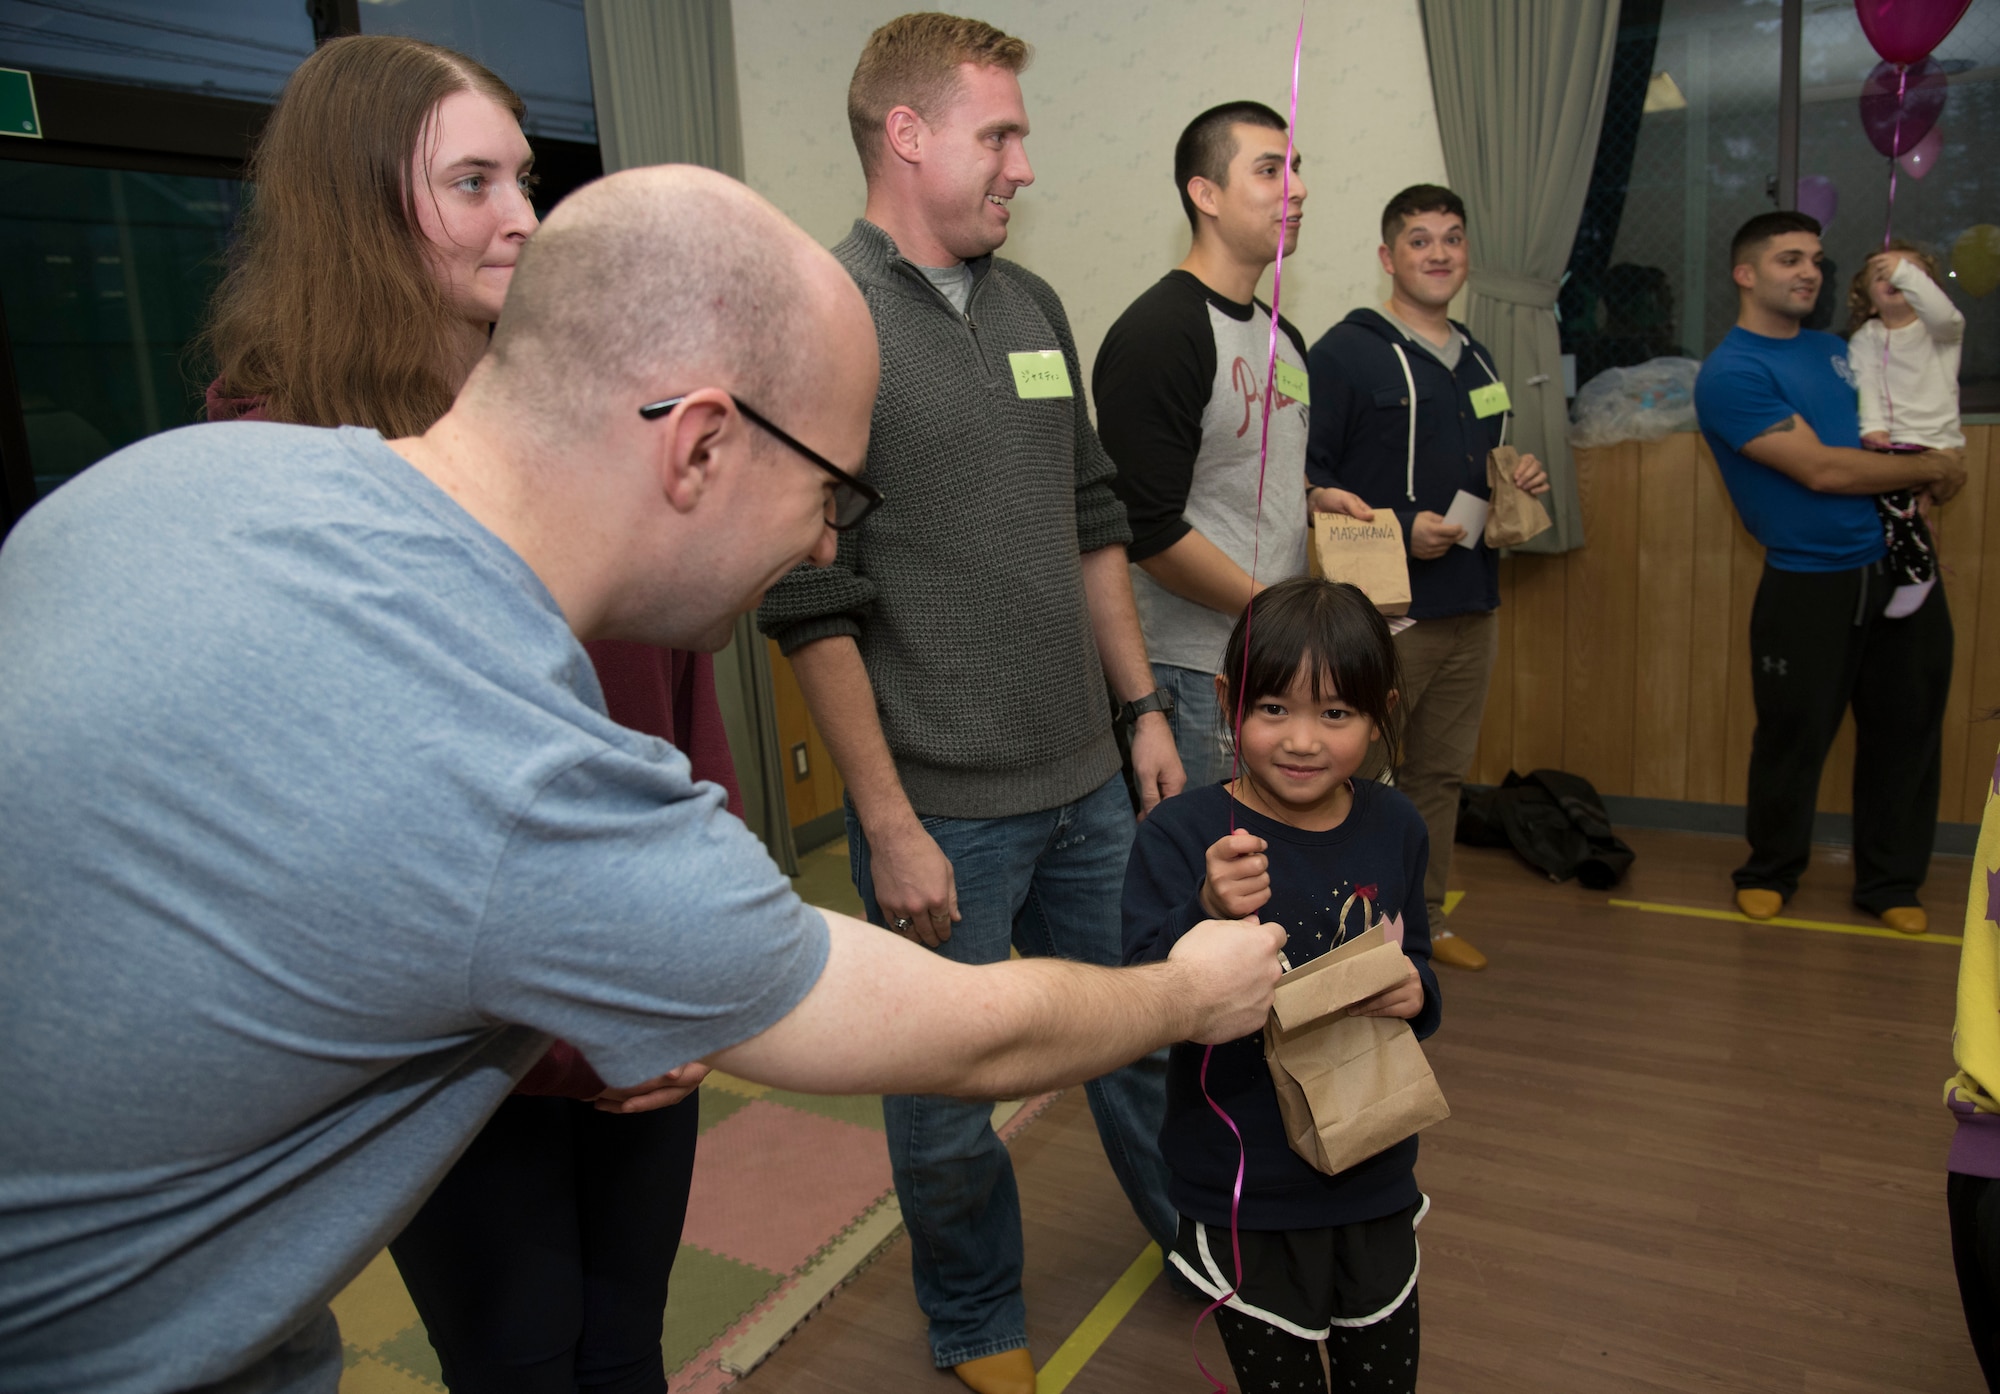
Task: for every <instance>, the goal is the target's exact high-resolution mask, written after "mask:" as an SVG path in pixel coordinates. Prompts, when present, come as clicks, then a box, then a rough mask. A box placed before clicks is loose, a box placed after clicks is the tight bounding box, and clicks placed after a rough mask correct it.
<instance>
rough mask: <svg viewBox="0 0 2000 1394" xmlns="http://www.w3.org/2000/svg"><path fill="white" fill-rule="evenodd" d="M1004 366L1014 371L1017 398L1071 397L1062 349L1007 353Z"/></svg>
mask: <svg viewBox="0 0 2000 1394" xmlns="http://www.w3.org/2000/svg"><path fill="white" fill-rule="evenodd" d="M1007 362H1008V363H1009V364H1010V365H1012V367H1013V369H1014V394H1015V395H1016V396H1017V397H1027V398H1034V397H1074V396H1075V395H1076V389H1075V388H1074V387H1071V386H1070V385H1069V364H1067V363H1065V362H1063V356H1062V350H1061V349H1041V350H1038V351H1037V352H1034V353H1010V354H1008V355H1007Z"/></svg>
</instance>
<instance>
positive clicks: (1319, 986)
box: [1264, 515, 1451, 1176]
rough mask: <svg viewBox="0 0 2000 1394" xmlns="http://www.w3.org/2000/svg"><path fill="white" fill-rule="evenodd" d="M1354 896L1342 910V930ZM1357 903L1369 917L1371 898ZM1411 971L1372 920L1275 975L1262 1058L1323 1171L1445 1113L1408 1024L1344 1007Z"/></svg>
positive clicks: (1290, 1134)
mask: <svg viewBox="0 0 2000 1394" xmlns="http://www.w3.org/2000/svg"><path fill="white" fill-rule="evenodd" d="M1378 516H1379V515H1378ZM1356 899H1357V897H1355V896H1351V895H1350V896H1349V897H1348V898H1347V903H1346V904H1345V905H1342V906H1341V907H1340V922H1341V926H1342V928H1343V930H1344V929H1345V927H1346V924H1347V912H1348V910H1349V909H1350V908H1352V906H1353V905H1354V902H1355V900H1356ZM1361 905H1362V910H1361V916H1362V920H1363V922H1364V923H1366V922H1367V919H1368V914H1369V908H1370V907H1369V903H1368V902H1367V901H1365V900H1364V901H1362V902H1361ZM1409 971H1410V970H1409V960H1408V959H1407V958H1405V957H1404V956H1403V950H1402V947H1401V945H1399V944H1396V943H1392V942H1390V941H1389V939H1388V938H1387V937H1386V936H1385V935H1384V933H1383V929H1382V925H1381V923H1380V922H1379V921H1378V922H1376V923H1374V924H1370V925H1368V927H1367V928H1365V929H1364V930H1362V932H1361V933H1359V934H1357V935H1355V936H1354V937H1353V938H1351V939H1349V940H1347V942H1345V943H1343V944H1342V945H1340V947H1339V948H1336V949H1334V950H1333V951H1332V952H1330V953H1325V954H1322V955H1320V956H1319V957H1318V958H1316V959H1314V960H1313V961H1312V962H1311V963H1308V964H1306V965H1305V966H1304V967H1303V968H1295V969H1292V970H1291V971H1289V972H1287V973H1286V974H1285V975H1284V976H1283V977H1281V978H1279V979H1278V990H1277V996H1276V998H1275V999H1274V1000H1273V1002H1272V1006H1271V1015H1270V1017H1269V1019H1268V1020H1267V1021H1266V1022H1265V1024H1264V1063H1265V1065H1266V1066H1267V1067H1268V1068H1269V1069H1270V1071H1271V1083H1272V1084H1273V1085H1275V1086H1276V1087H1277V1091H1278V1112H1279V1114H1280V1116H1282V1117H1283V1119H1284V1121H1285V1138H1286V1140H1287V1141H1288V1142H1290V1143H1291V1145H1292V1150H1293V1151H1294V1152H1296V1153H1298V1154H1299V1155H1300V1156H1301V1157H1303V1158H1305V1159H1306V1161H1308V1162H1310V1163H1311V1164H1312V1165H1313V1166H1314V1167H1315V1168H1317V1169H1318V1170H1320V1171H1323V1172H1325V1173H1326V1174H1327V1175H1328V1176H1332V1175H1334V1174H1336V1173H1338V1172H1342V1171H1345V1170H1347V1168H1349V1167H1351V1166H1353V1165H1354V1164H1355V1163H1356V1162H1360V1161H1365V1160H1366V1159H1368V1158H1369V1157H1372V1156H1374V1155H1375V1154H1376V1153H1377V1152H1380V1151H1382V1150H1383V1149H1384V1148H1386V1147H1393V1146H1394V1145H1395V1144H1396V1143H1399V1142H1401V1141H1402V1140H1403V1139H1404V1138H1406V1137H1408V1136H1410V1134H1412V1133H1414V1132H1417V1131H1418V1130H1419V1129H1422V1128H1427V1127H1429V1126H1430V1125H1431V1124H1433V1123H1436V1122H1438V1121H1439V1120H1441V1119H1444V1118H1448V1117H1450V1116H1451V1110H1450V1109H1449V1108H1447V1107H1446V1106H1445V1102H1444V1093H1443V1091H1442V1090H1440V1089H1439V1088H1438V1083H1437V1077H1436V1076H1435V1075H1433V1074H1432V1073H1431V1066H1430V1062H1429V1061H1428V1060H1426V1059H1425V1058H1424V1048H1423V1047H1422V1046H1421V1045H1418V1044H1417V1038H1416V1035H1415V1033H1414V1032H1412V1031H1411V1030H1410V1023H1409V1022H1407V1021H1401V1020H1398V1019H1397V1018H1395V1017H1376V1016H1349V1015H1348V1013H1347V1009H1348V1008H1349V1007H1352V1006H1353V1005H1354V1004H1355V1003H1356V1002H1359V1001H1361V1000H1362V999H1363V998H1366V997H1373V996H1374V995H1375V994H1376V993H1378V992H1382V991H1385V990H1386V989H1388V988H1392V987H1394V986H1395V985H1396V984H1397V983H1400V982H1402V981H1403V979H1404V978H1406V977H1407V976H1409Z"/></svg>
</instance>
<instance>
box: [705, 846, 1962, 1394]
mask: <svg viewBox="0 0 2000 1394" xmlns="http://www.w3.org/2000/svg"><path fill="white" fill-rule="evenodd" d="M1628 839H1629V841H1631V843H1632V844H1633V845H1634V847H1635V848H1636V849H1637V850H1638V852H1639V861H1638V864H1637V866H1636V867H1635V868H1634V870H1633V873H1632V875H1631V877H1630V878H1628V880H1627V882H1626V884H1625V885H1624V886H1621V887H1620V888H1619V889H1618V891H1617V892H1616V894H1617V895H1618V896H1619V897H1620V898H1627V899H1634V900H1641V901H1648V902H1660V903H1679V904H1688V905H1702V906H1709V907H1717V908H1720V907H1723V906H1725V905H1726V903H1727V895H1728V886H1729V882H1728V871H1729V869H1730V867H1731V866H1733V865H1734V863H1735V862H1736V861H1737V860H1738V859H1739V857H1740V855H1741V851H1742V847H1741V844H1740V843H1738V842H1736V841H1734V840H1732V839H1728V838H1711V837H1701V836H1696V835H1690V834H1670V833H1647V832H1632V833H1630V834H1628ZM1818 850H1819V853H1820V856H1819V860H1818V863H1817V864H1816V865H1815V867H1814V869H1813V871H1812V873H1811V876H1810V879H1809V881H1808V883H1807V885H1806V886H1805V887H1804V888H1802V890H1801V892H1800V894H1799V895H1798V897H1797V898H1796V899H1795V900H1794V901H1793V902H1792V904H1791V905H1790V907H1788V909H1787V912H1786V913H1787V914H1788V915H1791V916H1797V917H1800V918H1808V919H1822V920H1829V921H1840V922H1845V923H1852V924H1868V923H1871V921H1869V920H1867V919H1866V918H1865V917H1863V916H1860V915H1858V914H1856V913H1855V912H1853V911H1852V910H1851V909H1850V908H1849V907H1848V905H1847V897H1846V889H1847V886H1848V884H1849V878H1850V875H1851V872H1850V867H1849V865H1848V863H1847V860H1846V857H1845V855H1844V854H1841V853H1837V852H1832V851H1830V850H1828V849H1818ZM1458 853H1459V857H1458V864H1457V867H1456V869H1455V874H1454V880H1455V882H1456V884H1457V885H1458V886H1460V887H1462V888H1463V889H1464V890H1465V891H1466V892H1467V895H1466V899H1465V900H1464V902H1463V903H1462V904H1461V905H1460V906H1459V908H1458V910H1457V913H1456V914H1455V915H1454V916H1453V922H1454V924H1455V925H1456V926H1457V927H1458V928H1459V929H1460V931H1461V932H1462V933H1464V934H1465V935H1466V936H1467V937H1468V938H1469V939H1472V940H1473V941H1474V942H1476V943H1477V944H1478V945H1479V946H1480V947H1481V948H1483V949H1484V950H1486V952H1487V953H1488V954H1489V955H1491V957H1492V960H1493V966H1492V968H1491V969H1490V970H1489V971H1487V972H1486V973H1483V974H1466V973H1462V972H1454V971H1451V970H1448V969H1446V970H1440V976H1441V977H1442V978H1443V979H1444V991H1445V1010H1444V1026H1443V1029H1442V1030H1441V1031H1440V1032H1439V1034H1438V1035H1437V1036H1436V1037H1435V1038H1434V1039H1433V1041H1432V1043H1431V1044H1430V1046H1429V1047H1428V1050H1429V1052H1430V1057H1431V1060H1432V1063H1433V1065H1434V1066H1435V1068H1436V1070H1437V1073H1438V1076H1439V1078H1440V1080H1441V1081H1442V1083H1443V1085H1444V1090H1445V1094H1446V1096H1447V1097H1448V1098H1449V1100H1450V1101H1451V1104H1452V1108H1453V1110H1454V1114H1453V1117H1452V1118H1451V1119H1450V1120H1449V1121H1448V1122H1445V1123H1443V1124H1440V1125H1438V1126H1437V1127H1436V1128H1433V1129H1432V1130H1430V1131H1429V1132H1428V1133H1426V1134H1425V1140H1424V1144H1423V1158H1422V1161H1421V1162H1420V1163H1419V1166H1418V1179H1419V1180H1420V1182H1421V1183H1422V1184H1423V1186H1424V1189H1425V1190H1426V1191H1428V1192H1429V1194H1430V1195H1431V1197H1432V1200H1433V1208H1432V1211H1431V1214H1430V1217H1429V1218H1428V1219H1427V1220H1426V1221H1425V1223H1424V1226H1423V1229H1422V1231H1421V1236H1422V1244H1423V1277H1422V1292H1423V1323H1424V1354H1423V1382H1422V1388H1423V1389H1424V1390H1425V1391H1427V1394H1474V1392H1475V1391H1477V1394H1498V1392H1499V1391H1522V1394H1528V1391H1533V1394H1561V1392H1562V1391H1578V1392H1579V1394H1582V1391H1590V1394H1598V1391H1608V1390H1618V1391H1623V1390H1633V1391H1649V1392H1650V1391H1666V1390H1676V1391H1678V1390H1700V1391H1704V1392H1705V1394H1716V1392H1717V1391H1743V1392H1744V1394H1780V1392H1781V1391H1782V1394H1794V1391H1796V1392H1797V1394H1808V1392H1809V1394H1859V1391H1909V1394H1960V1392H1961V1391H1963V1394H1975V1391H1978V1390H1980V1389H1981V1388H1982V1385H1981V1382H1980V1379H1979V1375H1978V1371H1977V1367H1976V1366H1975V1364H1974V1362H1973V1359H1972V1355H1971V1351H1970V1348H1969V1347H1968V1345H1967V1342H1966V1337H1965V1331H1964V1326H1963V1321H1962V1318H1961V1316H1960V1312H1959V1308H1958V1298H1957V1292H1956V1288H1955V1286H1954V1283H1953V1279H1952V1272H1951V1260H1950V1251H1949V1245H1948V1241H1947V1238H1946V1230H1945V1211H1944V1155H1945V1147H1946V1144H1947V1141H1948V1139H1949V1135H1950V1124H1949V1121H1948V1119H1947V1117H1946V1115H1945V1112H1944V1109H1943V1108H1942V1107H1941V1105H1940V1103H1939V1098H1940V1093H1941V1085H1942V1083H1943V1080H1944V1078H1945V1076H1946V1075H1947V1074H1948V1073H1950V1070H1951V1065H1950V1041H1951V1020H1952V995H1953V983H1954V981H1955V976H1956V971H1957V964H1958V953H1957V950H1956V949H1955V948H1954V947H1952V946H1950V945H1944V944H1935V943H1925V942H1921V941H1908V940H1885V939H1876V938H1865V937H1853V936H1848V935H1843V934H1835V933H1828V932H1815V931H1811V930H1802V929H1785V928H1773V927H1751V926H1748V925H1743V924H1738V923H1733V922H1726V921H1716V920H1705V919H1692V918H1683V917H1676V916H1669V915H1664V914H1656V913H1648V912H1645V911H1640V910H1631V909H1619V908H1614V907H1612V906H1610V905H1609V904H1608V900H1609V897H1608V896H1607V895H1605V894H1601V893H1592V892H1589V891H1584V890H1581V889H1579V888H1578V887H1576V886H1574V885H1568V886H1556V885H1551V884H1550V883H1548V882H1547V881H1545V880H1543V879H1541V878H1540V877H1539V876H1537V875H1535V874H1534V873H1531V872H1529V871H1528V870H1526V869H1525V868H1524V867H1523V866H1521V865H1520V864H1519V863H1518V862H1516V861H1515V860H1514V859H1513V858H1512V856H1511V855H1509V854H1507V853H1502V852H1495V851H1485V850H1475V849H1471V848H1460V849H1458ZM1969 872H1970V863H1969V862H1967V861H1964V860H1958V859H1949V858H1940V859H1938V860H1937V861H1936V862H1935V863H1934V864H1933V869H1932V876H1931V888H1930V889H1929V890H1928V891H1927V893H1926V902H1927V904H1928V905H1929V907H1930V909H1931V913H1932V923H1933V925H1934V927H1935V928H1936V929H1937V930H1939V931H1940V932H1943V933H1947V934H1956V933H1957V932H1958V928H1959V924H1960V921H1961V917H1962V915H1963V911H1964V903H1965V890H1966V884H1967V878H1968V875H1969ZM1014 1156H1015V1163H1016V1167H1017V1169H1018V1172H1019V1177H1020V1184H1021V1192H1022V1196H1023V1203H1024V1205H1025V1208H1026V1215H1027V1252H1028V1269H1027V1277H1026V1294H1027V1303H1028V1333H1029V1339H1030V1342H1031V1345H1032V1349H1033V1352H1034V1355H1035V1358H1036V1360H1037V1362H1038V1363H1039V1362H1041V1361H1042V1360H1044V1359H1046V1358H1047V1357H1048V1355H1049V1354H1050V1353H1051V1352H1052V1351H1053V1350H1054V1349H1055V1348H1056V1347H1057V1346H1058V1345H1059V1344H1060V1343H1061V1342H1062V1341H1063V1339H1064V1338H1065V1337H1066V1336H1068V1335H1069V1333H1070V1332H1071V1331H1072V1330H1073V1329H1074V1328H1075V1327H1076V1326H1077V1324H1078V1323H1079V1322H1080V1321H1081V1320H1082V1319H1083V1318H1084V1317H1085V1316H1086V1314H1087V1313H1088V1312H1089V1311H1090V1310H1091V1308H1092V1306H1093V1305H1094V1304H1095V1303H1096V1302H1097V1301H1098V1299H1099V1298H1100V1297H1102V1296H1103V1294H1104V1293H1105V1292H1106V1291H1107V1290H1108V1289H1109V1288H1110V1287H1111V1285H1112V1284H1113V1282H1115V1281H1116V1279H1117V1278H1118V1276H1119V1274H1120V1273H1122V1272H1123V1271H1124V1270H1125V1268H1126V1266H1127V1265H1128V1264H1129V1263H1131V1261H1132V1260H1133V1259H1134V1258H1135V1257H1136V1256H1137V1255H1138V1253H1139V1252H1140V1250H1141V1249H1142V1248H1143V1247H1144V1245H1145V1235H1144V1233H1143V1232H1142V1231H1141V1229H1140V1227H1139V1224H1138V1222H1137V1221H1136V1220H1135V1219H1134V1218H1133V1217H1132V1215H1131V1213H1130V1211H1129V1210H1128V1209H1127V1208H1126V1206H1125V1204H1124V1201H1123V1199H1122V1197H1121V1195H1120V1193H1119V1190H1118V1187H1117V1184H1116V1183H1115V1182H1114V1181H1113V1179H1112V1177H1111V1173H1110V1170H1109V1168H1108V1166H1107V1165H1106V1164H1105V1162H1104V1160H1103V1157H1102V1155H1101V1153H1100V1152H1099V1151H1098V1147H1097V1141H1096V1136H1095V1133H1094V1132H1093V1130H1092V1127H1091V1123H1090V1115H1089V1112H1088V1110H1087V1109H1086V1108H1085V1107H1084V1104H1083V1100H1082V1096H1081V1094H1080V1093H1079V1092H1076V1091H1072V1092H1071V1093H1069V1094H1067V1095H1065V1096H1064V1097H1063V1098H1062V1099H1061V1100H1060V1101H1059V1102H1058V1103H1057V1104H1056V1105H1055V1106H1054V1107H1053V1108H1052V1109H1051V1110H1050V1112H1049V1113H1048V1114H1047V1115H1046V1116H1045V1117H1044V1118H1042V1119H1041V1120H1040V1121H1039V1122H1037V1123H1036V1124H1034V1125H1033V1126H1032V1127H1031V1128H1029V1129H1028V1131H1027V1132H1026V1134H1025V1135H1024V1136H1023V1137H1022V1138H1021V1139H1020V1140H1019V1141H1018V1142H1017V1143H1016V1144H1015V1149H1014ZM1197 1310H1198V1308H1196V1307H1195V1306H1194V1305H1193V1304H1191V1303H1189V1302H1187V1301H1185V1300H1183V1299H1181V1298H1179V1297H1176V1296H1175V1295H1174V1294H1173V1293H1172V1292H1170V1291H1169V1290H1168V1288H1167V1285H1166V1284H1165V1283H1164V1282H1163V1281H1161V1282H1155V1283H1154V1284H1153V1286H1152V1287H1151V1288H1150V1289H1149V1290H1148V1291H1147V1292H1146V1294H1145V1295H1144V1297H1142V1298H1141V1299H1140V1301H1139V1303H1138V1305H1137V1306H1136V1307H1135V1308H1134V1309H1133V1310H1132V1312H1131V1314H1130V1315H1129V1316H1128V1317H1127V1318H1126V1319H1125V1320H1124V1322H1123V1323H1122V1324H1120V1325H1119V1326H1118V1328H1117V1329H1116V1330H1115V1331H1114V1332H1113V1333H1112V1335H1111V1336H1110V1338H1109V1339H1108V1340H1107V1341H1106V1342H1105V1344H1104V1345H1103V1347H1102V1348H1101V1349H1100V1350H1099V1351H1098V1353H1097V1355H1096V1356H1095V1358H1094V1359H1092V1360H1091V1361H1090V1363H1089V1364H1087V1365H1086V1366H1084V1368H1083V1370H1082V1371H1081V1373H1079V1374H1078V1375H1077V1376H1076V1378H1075V1380H1074V1381H1073V1382H1072V1383H1071V1384H1070V1385H1069V1389H1070V1390H1071V1391H1072V1392H1073V1394H1095V1392H1096V1391H1131V1390H1138V1391H1146V1394H1154V1391H1159V1392H1160V1394H1165V1391H1173V1390H1186V1391H1190V1392H1191V1394H1192V1392H1193V1391H1200V1390H1203V1389H1205V1388H1206V1385H1205V1384H1204V1382H1203V1381H1202V1380H1201V1378H1200V1377H1199V1375H1198V1374H1197V1373H1196V1372H1195V1369H1194V1365H1193V1362H1192V1360H1191V1358H1190V1354H1189V1328H1190V1326H1191V1324H1192V1322H1193V1320H1194V1316H1195V1314H1196V1312H1197ZM1201 1345H1202V1349H1203V1352H1204V1357H1205V1358H1206V1359H1207V1360H1208V1362H1209V1365H1210V1368H1212V1369H1216V1370H1218V1371H1223V1370H1226V1365H1224V1364H1223V1363H1222V1354H1221V1348H1220V1343H1219V1342H1218V1341H1216V1339H1215V1338H1214V1335H1213V1329H1212V1327H1210V1326H1204V1328H1203V1330H1202V1334H1201ZM742 1387H743V1389H744V1391H745V1394H793V1392H794V1391H796V1392H797V1394H806V1391H814V1394H818V1392H819V1391H827V1392H828V1394H850V1392H851V1394H902V1391H920V1392H921V1394H952V1391H957V1390H961V1389H962V1386H960V1385H959V1384H958V1382H957V1381H956V1380H955V1379H953V1378H952V1377H951V1376H950V1375H949V1374H939V1373H937V1372H935V1371H933V1370H932V1369H931V1368H930V1361H929V1358H928V1351H927V1347H926V1345H925V1342H924V1327H923V1319H922V1316H921V1314H920V1313H919V1312H918V1310H917V1307H916V1303H915V1301H914V1300H913V1298H912V1297H911V1293H910V1277H909V1250H908V1246H907V1243H905V1242H903V1241H900V1240H899V1241H898V1242H897V1243H896V1244H895V1245H894V1246H892V1247H891V1248H890V1249H889V1250H888V1251H887V1252H886V1253H885V1254H884V1255H883V1257H882V1259H881V1260H880V1261H878V1262H877V1263H876V1264H875V1265H873V1266H872V1267H871V1268H869V1269H867V1270H866V1271H864V1272H863V1273H862V1274H860V1275H859V1276H858V1277H857V1278H856V1279H855V1281H854V1282H853V1283H852V1284H851V1285H849V1286H848V1287H847V1288H846V1289H844V1290H843V1291H842V1292H841V1293H840V1294H839V1295H838V1296H836V1297H835V1298H834V1300H833V1301H832V1303H831V1304H830V1305H829V1306H828V1307H826V1308H825V1309H824V1310H823V1311H821V1312H820V1314H819V1315H817V1316H816V1317H814V1318H813V1319H812V1320H811V1321H809V1322H808V1323H807V1324H806V1325H805V1326H804V1327H803V1328H801V1329H800V1331H799V1332H798V1333H797V1334H796V1335H795V1336H794V1337H793V1338H792V1339H791V1340H790V1341H789V1342H787V1343H786V1344H785V1345H784V1346H782V1347H781V1348H780V1349H779V1350H778V1352H777V1353H776V1354H775V1355H774V1356H772V1358H771V1359H770V1360H769V1361H768V1362H767V1363H766V1364H764V1365H763V1366H761V1367H760V1368H759V1369H757V1370H756V1371H755V1372H753V1373H752V1374H751V1375H750V1376H749V1377H748V1378H747V1380H746V1381H745V1382H744V1384H743V1386H742Z"/></svg>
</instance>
